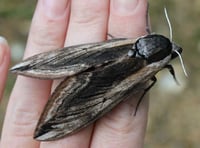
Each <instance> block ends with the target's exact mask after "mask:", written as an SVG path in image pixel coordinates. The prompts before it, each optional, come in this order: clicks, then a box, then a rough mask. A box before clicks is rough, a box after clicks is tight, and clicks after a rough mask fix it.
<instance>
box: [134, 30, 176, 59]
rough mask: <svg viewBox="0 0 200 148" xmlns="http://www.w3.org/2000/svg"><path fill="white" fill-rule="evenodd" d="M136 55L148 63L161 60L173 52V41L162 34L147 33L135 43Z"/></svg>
mask: <svg viewBox="0 0 200 148" xmlns="http://www.w3.org/2000/svg"><path fill="white" fill-rule="evenodd" d="M135 49H136V54H135V56H136V57H139V58H144V59H146V60H147V62H148V63H152V62H156V61H160V60H162V59H164V58H165V57H167V56H168V55H170V54H171V53H172V43H171V42H170V40H169V39H168V38H166V37H164V36H162V35H157V34H154V35H147V36H145V37H142V38H139V39H138V40H137V42H136V44H135Z"/></svg>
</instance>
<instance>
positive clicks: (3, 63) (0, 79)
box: [0, 37, 10, 100]
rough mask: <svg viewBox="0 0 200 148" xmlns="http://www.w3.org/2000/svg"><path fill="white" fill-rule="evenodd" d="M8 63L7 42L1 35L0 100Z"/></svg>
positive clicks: (8, 51)
mask: <svg viewBox="0 0 200 148" xmlns="http://www.w3.org/2000/svg"><path fill="white" fill-rule="evenodd" d="M9 64H10V50H9V47H8V43H7V41H6V40H5V39H4V38H3V37H0V74H1V76H0V100H1V98H2V97H3V92H4V87H5V82H6V78H7V73H8V67H9Z"/></svg>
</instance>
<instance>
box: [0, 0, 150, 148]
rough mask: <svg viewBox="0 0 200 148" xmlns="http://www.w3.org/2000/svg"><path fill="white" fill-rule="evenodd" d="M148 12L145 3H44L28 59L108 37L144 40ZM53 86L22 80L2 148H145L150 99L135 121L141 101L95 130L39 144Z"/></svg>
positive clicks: (36, 17)
mask: <svg viewBox="0 0 200 148" xmlns="http://www.w3.org/2000/svg"><path fill="white" fill-rule="evenodd" d="M69 7H71V8H70V9H69ZM146 8H147V1H146V0H111V1H109V0H102V1H99V0H85V1H81V0H73V1H71V2H69V0H60V1H59V2H58V1H55V0H39V1H38V5H37V8H36V10H35V14H34V17H33V20H32V25H31V29H30V34H29V38H28V42H27V46H26V51H25V55H24V57H25V58H27V57H29V56H32V55H34V54H37V53H40V52H44V51H49V50H52V49H57V48H60V47H63V46H69V45H75V44H81V43H88V42H97V41H103V40H105V39H106V37H107V34H108V33H109V34H111V35H113V36H114V37H127V38H136V37H138V36H141V35H144V34H145V33H146V30H145V29H146ZM56 83H57V82H55V81H54V84H53V87H54V86H55V84H56ZM51 84H52V82H51V81H47V80H38V79H33V78H28V77H22V76H18V78H17V80H16V83H15V86H14V89H13V91H12V94H11V97H10V101H9V104H8V107H7V113H6V118H5V121H4V126H3V132H2V139H1V146H2V147H4V148H11V147H12V148H14V147H17V148H19V147H20V148H23V147H24V148H27V147H28V148H39V147H43V148H45V147H48V148H50V147H59V148H60V147H70V148H72V147H74V148H76V147H77V148H79V147H81V148H87V147H101V148H103V147H109V148H110V147H115V148H117V147H120V148H121V147H124V146H125V147H126V148H129V147H131V148H132V147H137V148H139V147H143V142H144V134H145V128H146V122H147V112H148V111H147V110H148V99H144V101H143V102H142V103H141V105H140V107H139V110H138V112H137V116H134V117H133V116H131V115H132V113H133V112H134V107H135V106H136V103H137V101H138V97H132V98H130V99H128V100H126V101H124V102H122V103H121V104H120V105H118V106H117V107H116V108H115V109H114V110H112V111H111V112H110V113H108V114H106V115H105V116H104V117H103V118H101V119H100V120H98V121H97V122H96V123H95V126H94V125H91V126H89V127H87V128H84V129H83V130H81V131H80V132H78V133H75V134H73V135H71V136H67V137H66V138H63V139H60V140H56V141H51V142H38V141H36V140H34V139H33V132H34V130H35V127H36V124H37V121H38V119H39V116H40V114H41V112H42V110H43V108H44V106H45V104H46V102H47V100H48V97H49V94H50V92H51V87H52V85H51Z"/></svg>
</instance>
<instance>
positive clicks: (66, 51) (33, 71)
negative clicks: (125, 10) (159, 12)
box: [11, 38, 136, 79]
mask: <svg viewBox="0 0 200 148" xmlns="http://www.w3.org/2000/svg"><path fill="white" fill-rule="evenodd" d="M135 41H136V39H125V38H121V39H112V40H108V41H104V42H100V43H91V44H82V45H76V46H69V47H65V48H62V49H59V50H54V51H49V52H44V53H41V54H38V55H35V56H32V57H30V58H27V59H26V60H24V61H22V62H20V63H19V64H17V65H15V66H13V67H12V68H11V71H12V72H13V73H16V74H20V75H25V76H30V77H36V78H42V79H56V78H63V77H68V76H72V75H74V74H77V73H79V72H82V71H85V70H87V69H89V68H91V67H100V66H102V65H106V64H107V63H110V62H114V61H116V60H118V59H119V58H121V57H124V56H127V53H128V50H130V49H132V47H133V45H134V43H135Z"/></svg>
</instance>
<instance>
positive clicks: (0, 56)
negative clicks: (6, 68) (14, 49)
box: [0, 36, 8, 65]
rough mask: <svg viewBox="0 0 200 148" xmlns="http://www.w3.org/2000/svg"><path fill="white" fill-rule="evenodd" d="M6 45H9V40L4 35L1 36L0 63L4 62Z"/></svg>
mask: <svg viewBox="0 0 200 148" xmlns="http://www.w3.org/2000/svg"><path fill="white" fill-rule="evenodd" d="M4 46H8V42H7V41H6V39H5V38H4V37H2V36H0V65H1V64H2V63H3V60H4V54H5V50H4Z"/></svg>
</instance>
